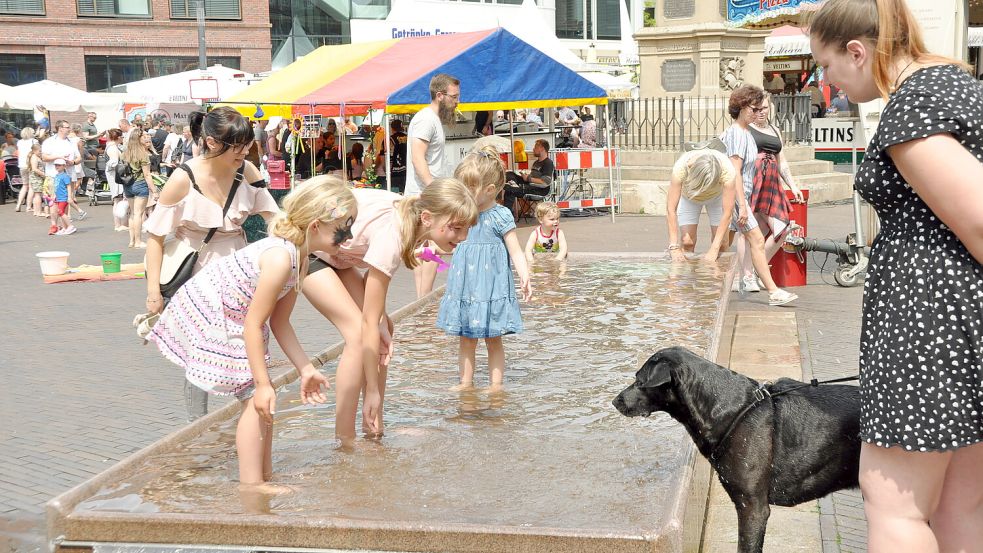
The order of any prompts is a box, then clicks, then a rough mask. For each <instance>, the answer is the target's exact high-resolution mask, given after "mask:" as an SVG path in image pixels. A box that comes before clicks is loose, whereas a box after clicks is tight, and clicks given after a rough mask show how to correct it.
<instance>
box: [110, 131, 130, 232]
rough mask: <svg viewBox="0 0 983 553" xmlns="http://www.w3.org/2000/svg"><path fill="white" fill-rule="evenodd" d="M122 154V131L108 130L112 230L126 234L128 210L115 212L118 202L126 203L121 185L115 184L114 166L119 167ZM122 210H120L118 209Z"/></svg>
mask: <svg viewBox="0 0 983 553" xmlns="http://www.w3.org/2000/svg"><path fill="white" fill-rule="evenodd" d="M122 153H123V131H121V130H119V129H109V141H108V142H106V157H107V158H108V160H107V161H106V182H108V183H109V193H110V195H112V197H113V229H114V230H115V231H116V232H126V231H128V230H129V229H130V227H129V222H128V219H127V216H126V213H127V212H129V209H127V210H126V211H123V212H122V216H120V211H117V205H116V204H118V203H120V202H123V203H126V199H125V198H123V185H122V184H119V183H117V182H116V166H117V165H119V157H120V154H122ZM119 209H122V208H119Z"/></svg>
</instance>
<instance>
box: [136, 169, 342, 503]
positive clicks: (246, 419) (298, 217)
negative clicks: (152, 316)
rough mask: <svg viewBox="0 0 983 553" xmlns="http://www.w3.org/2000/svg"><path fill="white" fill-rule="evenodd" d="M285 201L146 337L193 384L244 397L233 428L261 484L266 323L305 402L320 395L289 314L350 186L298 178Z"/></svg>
mask: <svg viewBox="0 0 983 553" xmlns="http://www.w3.org/2000/svg"><path fill="white" fill-rule="evenodd" d="M283 207H284V211H283V213H281V214H279V215H277V216H276V218H275V219H274V220H273V223H272V225H271V227H270V228H271V230H270V236H269V237H267V238H264V239H262V240H259V241H258V242H253V243H252V244H250V245H248V246H246V247H245V248H242V249H240V250H237V251H235V252H234V253H232V254H231V255H228V256H225V257H223V258H221V259H219V260H217V261H214V262H212V263H209V264H208V265H207V266H206V267H205V268H204V269H202V270H201V271H199V272H198V273H197V274H195V275H194V276H193V277H192V278H191V280H189V281H188V282H187V283H185V285H184V286H182V287H181V289H180V290H178V292H177V294H175V295H174V297H173V298H172V299H171V302H170V303H169V304H168V306H167V309H165V310H164V312H163V314H161V317H160V321H158V322H157V324H156V325H154V327H153V330H152V331H151V333H150V335H149V336H148V339H149V340H150V341H152V342H154V343H156V344H157V347H158V348H159V349H160V351H161V353H163V354H164V357H166V358H168V359H169V360H171V361H172V362H174V363H175V364H177V365H178V366H180V367H183V368H184V370H185V376H186V377H187V379H188V381H190V382H191V383H192V384H194V385H195V386H197V387H198V388H201V389H202V390H205V391H206V392H208V393H210V394H214V395H224V396H229V395H232V396H235V397H236V398H237V399H239V400H240V401H241V402H242V414H241V415H240V417H239V424H238V426H236V452H237V453H238V454H239V482H240V483H241V484H257V483H262V482H266V481H268V480H270V478H271V477H272V474H273V466H272V461H271V451H272V447H271V443H272V432H273V414H274V413H275V411H276V392H275V391H274V390H273V386H272V385H271V383H270V375H269V372H268V370H267V364H268V363H269V359H270V355H269V332H270V330H272V331H273V335H274V336H275V337H276V340H277V343H279V344H280V348H281V349H282V350H283V352H284V353H285V354H286V355H287V358H289V359H290V362H291V363H292V364H293V366H294V367H296V369H297V371H298V372H299V373H300V377H301V400H302V401H303V403H323V402H324V400H325V396H324V391H323V390H324V388H323V387H326V386H327V385H328V381H327V379H326V378H325V377H324V375H322V374H321V373H320V372H318V371H317V370H316V369H315V368H314V366H313V365H311V362H310V359H309V358H308V356H307V355H306V354H305V353H304V350H303V348H301V345H300V342H299V341H298V340H297V335H296V333H295V332H294V329H293V326H291V324H290V313H291V312H292V311H293V308H294V303H295V302H296V301H297V292H298V291H300V290H301V286H302V284H303V281H304V274H305V273H306V272H307V254H308V252H310V251H312V250H319V251H323V252H328V253H334V252H337V251H338V247H339V245H340V244H341V242H343V241H344V240H345V239H346V238H347V237H348V235H349V233H350V230H351V226H352V223H353V222H354V219H355V214H356V210H357V206H356V204H355V198H354V197H353V196H352V193H351V190H349V189H348V187H347V186H345V184H344V183H343V182H342V181H341V180H339V179H337V178H334V177H316V178H313V179H311V180H309V181H307V182H305V183H303V184H301V185H300V186H299V187H298V188H296V189H295V190H294V191H293V192H291V193H290V194H289V195H287V197H286V198H285V199H284V202H283Z"/></svg>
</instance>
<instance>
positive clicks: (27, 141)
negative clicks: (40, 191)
mask: <svg viewBox="0 0 983 553" xmlns="http://www.w3.org/2000/svg"><path fill="white" fill-rule="evenodd" d="M37 143H38V141H37V140H36V139H35V138H34V129H32V128H31V127H24V128H23V129H21V131H20V140H18V141H17V168H18V169H20V181H21V186H20V193H19V194H17V211H20V206H21V205H22V204H26V205H27V211H28V212H29V213H30V212H31V211H34V209H33V207H31V206H33V205H34V190H32V189H31V186H30V184H29V183H30V181H31V167H30V164H29V163H28V158H29V157H30V155H31V146H33V145H34V144H37Z"/></svg>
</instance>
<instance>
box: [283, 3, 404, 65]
mask: <svg viewBox="0 0 983 553" xmlns="http://www.w3.org/2000/svg"><path fill="white" fill-rule="evenodd" d="M374 3H379V4H381V2H374ZM326 9H327V6H326V5H325V4H322V3H319V2H318V3H315V2H308V1H306V0H270V26H271V29H270V35H271V36H270V38H271V41H272V43H273V69H280V68H282V67H286V66H288V65H290V64H291V63H293V62H294V61H295V60H296V59H297V58H299V57H301V56H304V55H307V54H309V53H311V52H313V51H314V50H315V49H316V48H319V47H321V46H327V45H332V44H347V43H350V42H351V27H350V26H349V23H348V21H347V20H345V19H344V18H341V17H339V16H338V14H337V13H336V12H331V11H326ZM386 9H388V8H386Z"/></svg>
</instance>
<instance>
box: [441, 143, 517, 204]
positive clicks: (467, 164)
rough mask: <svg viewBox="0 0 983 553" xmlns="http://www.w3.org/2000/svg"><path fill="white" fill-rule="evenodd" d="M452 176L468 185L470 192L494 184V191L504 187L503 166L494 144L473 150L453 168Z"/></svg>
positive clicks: (499, 190) (472, 192) (475, 191)
mask: <svg viewBox="0 0 983 553" xmlns="http://www.w3.org/2000/svg"><path fill="white" fill-rule="evenodd" d="M454 178H455V179H457V180H459V181H461V183H463V184H464V186H466V187H468V190H470V191H471V194H476V193H477V192H478V190H479V189H480V188H483V187H485V186H490V185H494V186H495V191H496V192H501V191H502V189H503V188H505V168H503V167H502V158H500V157H499V156H498V150H496V149H495V147H494V146H484V147H482V148H479V149H477V150H473V151H472V152H470V153H469V154H468V155H466V156H464V159H463V160H462V161H461V163H459V164H458V166H457V169H454Z"/></svg>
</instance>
